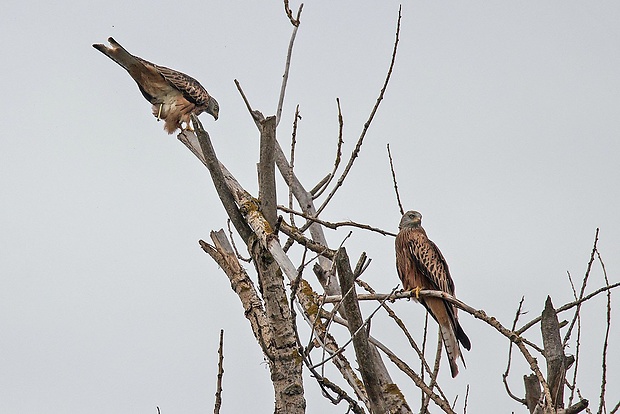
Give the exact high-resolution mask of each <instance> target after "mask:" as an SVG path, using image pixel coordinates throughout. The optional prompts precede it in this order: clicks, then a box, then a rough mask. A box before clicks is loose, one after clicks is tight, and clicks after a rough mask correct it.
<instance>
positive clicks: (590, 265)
mask: <svg viewBox="0 0 620 414" xmlns="http://www.w3.org/2000/svg"><path fill="white" fill-rule="evenodd" d="M597 244H598V228H597V229H596V234H595V235H594V245H593V246H592V253H591V254H590V261H589V262H588V267H587V269H586V274H585V275H584V277H583V282H582V283H581V291H580V292H579V299H581V298H583V294H584V292H585V290H586V285H587V283H588V279H589V277H590V270H592V263H594V255H595V253H596V249H597ZM580 309H581V302H580V303H578V304H577V309H575V314H574V315H573V319H572V320H571V323H570V326H569V328H568V330H567V331H566V335H565V336H564V344H565V345H566V344H567V343H568V340H569V339H570V335H571V332H572V331H573V327H574V326H575V321H576V320H577V317H578V315H579V310H580Z"/></svg>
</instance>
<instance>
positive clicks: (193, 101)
mask: <svg viewBox="0 0 620 414" xmlns="http://www.w3.org/2000/svg"><path fill="white" fill-rule="evenodd" d="M108 42H110V46H106V45H103V44H94V45H93V47H94V48H95V49H97V50H99V51H100V52H101V53H103V54H104V55H106V56H107V57H109V58H110V59H112V60H113V61H115V62H116V63H118V64H119V65H120V66H121V67H123V68H124V69H125V70H126V71H127V72H128V73H129V75H130V76H131V77H132V78H133V79H134V80H135V81H136V83H137V84H138V88H139V89H140V92H142V95H143V96H144V97H145V98H146V100H147V101H149V102H150V103H151V104H152V105H153V115H154V116H155V117H156V118H157V120H160V119H162V120H164V129H165V130H166V131H167V132H168V133H169V134H172V133H174V131H176V130H177V129H181V130H183V129H191V128H190V114H195V115H199V114H201V113H202V112H206V113H208V114H210V115H212V116H213V118H215V119H216V120H217V118H218V116H219V112H220V106H219V104H218V103H217V101H216V100H215V98H213V97H212V96H211V95H209V93H208V92H207V90H206V89H205V88H204V87H203V86H202V85H201V84H200V83H199V82H198V81H197V80H196V79H194V78H192V77H191V76H188V75H186V74H184V73H181V72H179V71H176V70H173V69H169V68H167V67H164V66H159V65H156V64H154V63H151V62H148V61H146V60H144V59H142V58H140V57H138V56H134V55H132V54H131V53H129V52H128V51H127V50H126V49H125V48H124V47H122V46H121V45H120V44H119V43H118V42H117V41H115V40H114V39H113V38H111V37H110V38H108ZM183 124H185V127H183Z"/></svg>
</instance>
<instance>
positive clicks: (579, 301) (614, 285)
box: [515, 282, 620, 335]
mask: <svg viewBox="0 0 620 414" xmlns="http://www.w3.org/2000/svg"><path fill="white" fill-rule="evenodd" d="M618 286H620V282H616V283H612V284H611V285H609V286H603V287H601V288H598V289H597V290H595V291H594V292H592V293H590V294H589V295H586V296H584V297H583V298H581V299H577V300H575V301H573V302H570V303H567V304H565V305H562V306H560V307H559V308H557V309H556V312H557V313H560V312H564V311H567V310H569V309H572V308H574V307H575V306H578V305H580V304H582V303H583V302H586V301H588V300H590V299H592V298H593V297H594V296H596V295H598V294H600V293H603V292H607V291H608V290H611V289H615V288H617V287H618ZM538 322H540V316H539V317H537V318H534V319H532V320H531V321H529V322H528V323H526V324H525V325H523V326H522V327H521V328H519V329H517V330H516V331H515V333H516V334H517V335H521V334H522V333H523V332H525V331H527V330H528V329H529V328H531V327H532V326H534V325H536V324H537V323H538Z"/></svg>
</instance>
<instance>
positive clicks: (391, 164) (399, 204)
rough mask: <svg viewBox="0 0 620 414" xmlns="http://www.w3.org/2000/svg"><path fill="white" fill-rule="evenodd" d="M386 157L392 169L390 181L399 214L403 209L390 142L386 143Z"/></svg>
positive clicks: (403, 212)
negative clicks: (392, 185) (392, 184)
mask: <svg viewBox="0 0 620 414" xmlns="http://www.w3.org/2000/svg"><path fill="white" fill-rule="evenodd" d="M387 153H388V158H389V159H390V171H392V181H393V182H394V192H395V193H396V202H397V203H398V208H399V210H400V215H401V216H402V215H403V214H405V210H404V209H403V203H401V202H400V194H399V193H398V183H397V182H396V173H395V172H394V162H393V161H392V152H391V151H390V144H387Z"/></svg>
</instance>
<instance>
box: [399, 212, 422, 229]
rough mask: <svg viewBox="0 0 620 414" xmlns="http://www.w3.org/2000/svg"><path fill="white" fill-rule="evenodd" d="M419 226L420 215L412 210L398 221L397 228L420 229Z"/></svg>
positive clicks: (420, 223) (420, 221) (420, 222)
mask: <svg viewBox="0 0 620 414" xmlns="http://www.w3.org/2000/svg"><path fill="white" fill-rule="evenodd" d="M421 225H422V214H420V213H419V212H417V211H414V210H409V211H408V212H406V213H405V214H404V215H403V217H402V218H401V219H400V224H399V225H398V228H399V229H400V230H402V229H404V228H416V227H420V226H421Z"/></svg>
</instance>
